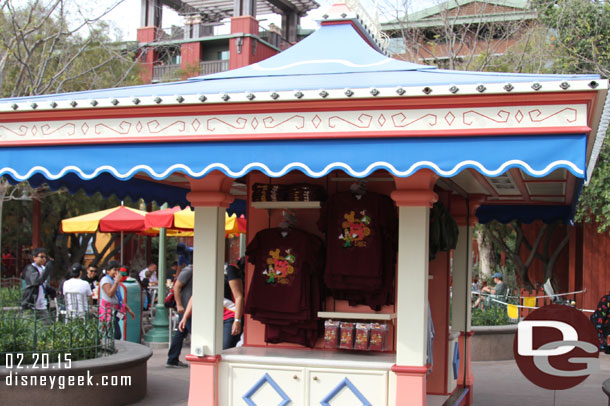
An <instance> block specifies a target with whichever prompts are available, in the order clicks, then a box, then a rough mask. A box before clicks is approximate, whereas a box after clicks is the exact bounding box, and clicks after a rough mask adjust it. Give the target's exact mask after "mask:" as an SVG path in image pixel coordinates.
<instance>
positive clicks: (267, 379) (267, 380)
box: [242, 373, 292, 406]
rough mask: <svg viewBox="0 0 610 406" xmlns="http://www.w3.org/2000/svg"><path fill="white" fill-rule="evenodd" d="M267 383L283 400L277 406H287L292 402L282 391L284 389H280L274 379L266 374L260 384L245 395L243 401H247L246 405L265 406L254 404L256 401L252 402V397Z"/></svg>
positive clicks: (257, 383) (259, 381)
mask: <svg viewBox="0 0 610 406" xmlns="http://www.w3.org/2000/svg"><path fill="white" fill-rule="evenodd" d="M265 383H268V384H269V385H271V387H272V388H273V390H274V391H275V393H277V394H278V395H280V397H281V398H282V400H281V401H280V403H278V404H277V406H286V405H287V404H289V403H290V402H291V401H292V400H291V399H290V398H289V397H288V395H286V393H285V392H284V391H283V390H282V388H280V386H279V385H278V384H277V382H275V381H274V380H273V378H271V377H270V376H269V374H268V373H265V375H263V377H262V378H261V379H259V380H258V382H256V383H255V384H254V386H252V387H251V388H250V390H248V392H246V393H245V394H244V396H242V399H243V400H245V401H246V403H247V404H248V406H263V405H257V404H256V403H254V401H253V400H252V396H253V395H254V394H255V393H256V392H257V391H258V390H259V389H260V388H262V387H263V385H264V384H265Z"/></svg>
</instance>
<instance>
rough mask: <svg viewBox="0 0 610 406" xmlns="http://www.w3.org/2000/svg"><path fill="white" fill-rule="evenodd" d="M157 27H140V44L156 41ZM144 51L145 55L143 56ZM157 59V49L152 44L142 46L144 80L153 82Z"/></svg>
mask: <svg viewBox="0 0 610 406" xmlns="http://www.w3.org/2000/svg"><path fill="white" fill-rule="evenodd" d="M156 32H157V27H142V28H138V44H147V43H152V42H154V41H155V38H156ZM142 53H144V55H143V56H142ZM156 59H157V51H156V50H155V48H153V47H150V46H142V45H141V48H140V67H141V72H142V73H141V75H142V76H141V77H142V82H144V83H151V82H152V78H153V65H154V62H155V60H156Z"/></svg>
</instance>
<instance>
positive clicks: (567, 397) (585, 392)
mask: <svg viewBox="0 0 610 406" xmlns="http://www.w3.org/2000/svg"><path fill="white" fill-rule="evenodd" d="M188 352H189V349H188V348H187V347H185V348H184V349H183V350H182V354H181V357H180V358H181V360H183V361H184V355H185V354H187V353H188ZM166 360H167V349H154V350H153V356H152V358H151V359H150V360H149V361H148V393H147V395H146V398H144V399H143V400H142V401H141V402H138V403H136V405H142V406H144V405H146V406H186V405H187V401H188V388H189V369H188V368H186V369H169V368H165V361H166ZM600 361H601V362H600V364H601V367H600V370H599V372H597V373H595V374H593V375H591V376H590V377H589V378H587V379H586V380H585V381H584V382H583V383H581V384H580V385H578V386H576V387H575V388H572V389H568V390H565V391H557V392H555V393H553V392H552V391H548V390H544V389H541V388H539V387H537V386H535V385H534V384H532V383H530V382H529V381H528V380H527V379H525V377H524V376H523V375H522V374H521V372H520V371H519V369H518V368H517V364H516V363H515V362H514V361H496V362H474V363H473V371H474V376H475V389H474V400H475V401H474V404H475V406H486V405H493V406H514V405H521V406H573V405H579V406H594V405H595V406H604V405H607V404H608V399H607V397H606V395H604V393H603V392H602V389H601V387H602V382H603V381H605V380H606V379H608V378H610V355H606V354H600ZM221 406H222V405H221Z"/></svg>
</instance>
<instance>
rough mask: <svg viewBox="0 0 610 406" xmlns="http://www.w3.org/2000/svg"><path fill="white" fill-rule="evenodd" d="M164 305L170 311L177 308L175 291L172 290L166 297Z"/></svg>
mask: <svg viewBox="0 0 610 406" xmlns="http://www.w3.org/2000/svg"><path fill="white" fill-rule="evenodd" d="M163 304H164V305H165V307H167V308H168V309H171V308H175V307H176V298H175V297H174V290H173V289H172V290H170V292H169V293H168V294H167V296H165V300H164V301H163Z"/></svg>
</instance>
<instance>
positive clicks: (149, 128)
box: [0, 104, 587, 145]
mask: <svg viewBox="0 0 610 406" xmlns="http://www.w3.org/2000/svg"><path fill="white" fill-rule="evenodd" d="M585 126H587V109H586V105H585V104H579V105H546V106H499V107H472V108H442V109H410V110H406V109H404V110H352V111H333V112H286V113H258V114H224V115H220V114H219V115H197V116H182V117H147V118H142V117H139V118H117V119H87V120H72V121H45V122H11V123H0V141H1V142H4V143H7V144H24V145H27V144H28V142H30V141H37V142H41V141H44V142H46V141H60V142H62V143H73V144H79V143H82V142H105V141H112V142H117V141H121V140H129V141H130V142H155V141H168V140H169V139H171V137H180V140H183V141H184V140H193V141H195V140H206V139H214V140H218V139H222V137H224V136H226V137H227V139H231V137H235V136H243V137H245V138H248V137H252V138H257V136H265V135H269V136H274V135H277V136H278V137H277V138H281V135H287V134H288V135H290V136H289V137H287V138H291V139H294V138H295V137H296V138H298V136H299V135H303V136H307V135H308V136H309V137H310V138H311V137H312V136H313V137H320V138H323V137H324V136H325V135H328V137H333V134H338V133H351V134H356V136H357V134H360V135H364V134H366V135H368V134H369V133H370V135H371V136H382V137H383V136H384V134H387V135H388V136H389V135H398V136H409V135H410V134H413V135H417V136H422V135H425V133H428V132H429V133H433V132H434V133H435V134H436V135H440V134H442V133H443V132H445V134H442V135H448V136H451V135H453V134H455V135H456V136H460V135H464V134H468V132H476V131H479V132H480V131H489V134H494V135H501V134H502V133H504V132H505V133H510V134H514V130H515V129H520V128H523V129H524V130H525V134H527V130H530V129H536V128H540V129H542V128H559V127H561V128H563V129H565V131H564V132H569V131H570V128H581V129H582V128H583V127H585ZM480 135H481V134H480ZM233 139H234V138H233Z"/></svg>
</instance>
